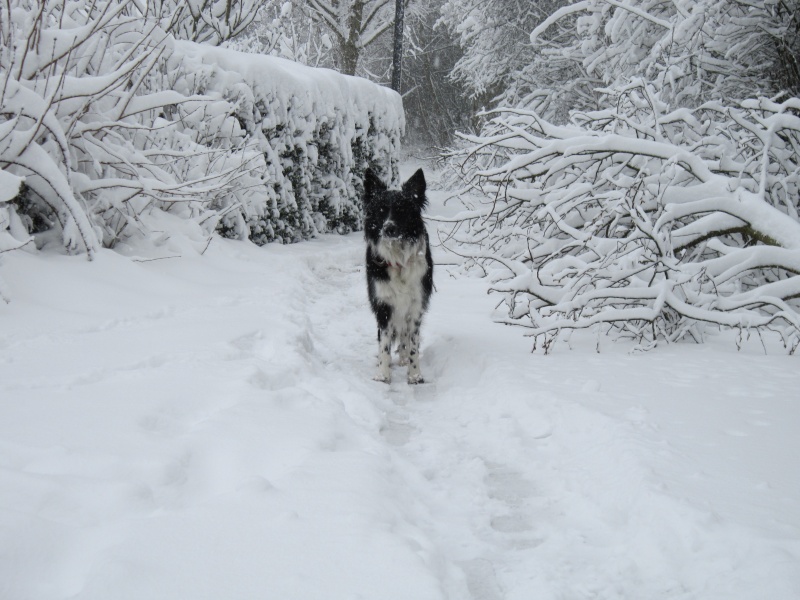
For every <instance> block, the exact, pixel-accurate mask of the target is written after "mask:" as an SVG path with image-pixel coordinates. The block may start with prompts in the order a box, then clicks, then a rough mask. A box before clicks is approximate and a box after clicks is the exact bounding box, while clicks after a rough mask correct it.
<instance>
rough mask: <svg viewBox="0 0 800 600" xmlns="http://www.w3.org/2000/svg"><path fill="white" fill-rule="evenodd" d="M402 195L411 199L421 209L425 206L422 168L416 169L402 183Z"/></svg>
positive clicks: (426, 201)
mask: <svg viewBox="0 0 800 600" xmlns="http://www.w3.org/2000/svg"><path fill="white" fill-rule="evenodd" d="M403 196H405V197H406V198H410V199H411V200H413V201H414V203H415V204H417V205H418V206H419V207H420V208H421V209H422V208H425V205H426V204H427V203H428V200H427V198H425V174H424V173H423V172H422V169H417V172H416V173H414V174H413V175H412V176H411V177H409V178H408V181H406V182H405V183H404V184H403Z"/></svg>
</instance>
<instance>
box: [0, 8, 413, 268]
mask: <svg viewBox="0 0 800 600" xmlns="http://www.w3.org/2000/svg"><path fill="white" fill-rule="evenodd" d="M143 10H144V9H142V8H141V7H140V6H138V5H137V3H133V2H124V1H121V0H100V1H98V2H94V3H91V4H90V5H86V4H85V3H83V2H67V3H64V2H55V1H54V0H11V1H10V2H7V3H3V4H2V5H0V42H2V44H0V107H1V108H0V169H3V170H5V171H8V172H9V173H11V174H13V175H15V176H17V177H23V178H24V179H25V183H26V188H25V192H24V193H23V194H22V195H20V196H18V197H16V198H15V200H14V201H13V202H11V203H9V202H6V203H5V208H4V210H5V211H6V212H9V211H10V212H13V213H14V214H15V215H16V217H19V219H20V220H21V222H23V223H24V225H25V227H26V228H27V230H28V231H29V232H30V233H38V234H42V235H40V236H39V237H40V238H42V239H51V236H48V235H47V234H46V233H45V232H57V233H59V234H60V238H61V240H62V241H63V244H64V245H65V246H66V248H67V249H68V250H69V251H71V252H86V253H87V254H88V255H89V256H90V257H91V255H92V253H93V252H94V251H95V250H96V249H97V248H98V247H99V246H101V245H103V246H107V247H113V246H116V245H117V244H119V243H120V241H122V240H125V239H126V238H128V237H130V236H132V235H140V236H145V237H146V236H148V235H150V232H149V231H148V230H147V228H146V226H145V224H144V219H142V215H143V214H144V213H147V212H149V211H152V210H164V211H169V212H171V213H174V214H176V215H178V216H180V217H183V218H190V219H194V220H196V221H197V222H199V223H201V224H202V225H203V226H204V227H205V228H206V230H207V231H210V230H212V229H214V228H215V227H217V228H218V229H219V230H220V231H221V232H222V233H223V234H225V235H231V236H237V237H246V236H249V237H251V238H252V239H254V240H255V241H257V242H267V241H270V240H272V239H281V240H297V239H301V238H304V237H308V236H311V235H314V234H315V233H317V232H320V231H327V230H332V229H337V230H340V231H346V230H350V229H353V228H357V227H358V226H360V219H361V212H360V206H359V205H358V203H357V201H356V200H355V199H356V197H357V189H358V187H359V185H360V177H361V174H363V171H364V169H365V168H366V165H367V164H371V165H372V166H373V167H374V168H377V169H379V170H382V171H384V173H385V174H386V175H387V179H388V178H391V177H392V176H396V155H397V150H398V144H399V136H400V133H401V131H402V128H403V116H402V106H401V103H400V100H399V97H397V96H396V95H395V94H393V93H392V92H390V91H387V90H384V89H382V88H378V87H377V86H374V85H372V84H369V83H368V82H361V81H360V80H355V79H353V78H344V77H342V76H338V75H336V74H334V73H332V72H317V71H314V70H313V69H308V68H303V67H299V66H298V65H294V64H291V63H287V62H284V61H280V62H278V61H277V59H270V58H266V57H261V58H258V57H253V56H251V55H242V54H239V53H235V52H232V51H226V50H216V51H215V50H214V49H213V48H210V47H209V48H206V47H204V46H200V45H197V44H193V43H191V42H176V41H175V40H174V39H173V38H172V37H171V36H170V35H168V34H166V33H165V32H164V31H163V30H162V29H161V28H160V27H159V24H158V22H157V21H156V20H154V19H150V18H149V17H148V15H149V13H147V12H146V11H145V12H143ZM215 61H218V62H215Z"/></svg>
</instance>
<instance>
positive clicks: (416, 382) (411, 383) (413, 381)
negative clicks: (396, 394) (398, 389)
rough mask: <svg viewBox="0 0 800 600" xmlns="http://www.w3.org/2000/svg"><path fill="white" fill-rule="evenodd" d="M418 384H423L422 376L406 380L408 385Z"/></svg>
mask: <svg viewBox="0 0 800 600" xmlns="http://www.w3.org/2000/svg"><path fill="white" fill-rule="evenodd" d="M418 383H425V379H424V378H423V377H422V375H416V376H415V377H410V376H409V378H408V385H417V384H418Z"/></svg>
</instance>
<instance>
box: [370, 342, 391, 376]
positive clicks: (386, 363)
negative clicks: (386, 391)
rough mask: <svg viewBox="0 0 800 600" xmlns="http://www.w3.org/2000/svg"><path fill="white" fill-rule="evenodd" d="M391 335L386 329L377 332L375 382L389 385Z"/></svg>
mask: <svg viewBox="0 0 800 600" xmlns="http://www.w3.org/2000/svg"><path fill="white" fill-rule="evenodd" d="M391 351H392V335H391V334H390V333H389V330H388V329H379V330H378V372H377V373H376V374H375V377H374V379H375V381H382V382H383V383H390V382H391V381H392V369H391V360H392V355H391Z"/></svg>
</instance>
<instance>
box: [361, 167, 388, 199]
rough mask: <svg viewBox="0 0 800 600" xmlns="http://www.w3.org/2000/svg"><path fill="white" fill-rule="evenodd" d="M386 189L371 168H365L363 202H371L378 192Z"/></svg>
mask: <svg viewBox="0 0 800 600" xmlns="http://www.w3.org/2000/svg"><path fill="white" fill-rule="evenodd" d="M385 191H386V184H385V183H383V182H382V181H381V180H380V179H378V176H377V175H375V172H374V171H373V170H372V169H367V170H366V172H365V173H364V204H371V203H372V202H373V201H374V200H375V199H376V198H377V196H378V194H380V193H382V192H385Z"/></svg>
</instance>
